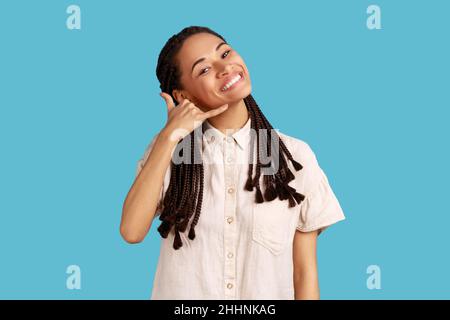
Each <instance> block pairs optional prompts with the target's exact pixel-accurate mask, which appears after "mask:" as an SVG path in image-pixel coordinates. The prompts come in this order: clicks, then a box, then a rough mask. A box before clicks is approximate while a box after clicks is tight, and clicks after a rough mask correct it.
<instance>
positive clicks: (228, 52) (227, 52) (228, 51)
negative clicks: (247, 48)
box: [222, 50, 231, 58]
mask: <svg viewBox="0 0 450 320" xmlns="http://www.w3.org/2000/svg"><path fill="white" fill-rule="evenodd" d="M230 52H231V50H227V51H225V52H224V53H223V55H222V57H223V56H224V55H225V53H226V54H227V55H226V56H225V58H226V57H227V56H228V55H229V54H230Z"/></svg>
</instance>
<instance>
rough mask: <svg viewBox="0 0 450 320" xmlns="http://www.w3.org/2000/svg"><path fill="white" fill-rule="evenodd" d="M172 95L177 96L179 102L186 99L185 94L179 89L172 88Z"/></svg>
mask: <svg viewBox="0 0 450 320" xmlns="http://www.w3.org/2000/svg"><path fill="white" fill-rule="evenodd" d="M172 96H173V97H174V98H175V100H176V101H177V103H178V104H180V103H181V102H183V99H185V98H186V97H185V95H184V94H183V93H182V92H181V91H180V90H178V89H174V90H172Z"/></svg>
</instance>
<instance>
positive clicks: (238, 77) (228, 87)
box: [220, 72, 244, 92]
mask: <svg viewBox="0 0 450 320" xmlns="http://www.w3.org/2000/svg"><path fill="white" fill-rule="evenodd" d="M242 79H244V75H243V72H239V73H238V74H237V75H236V76H235V77H234V78H233V79H231V81H229V82H228V83H227V84H226V85H225V86H223V87H222V88H221V89H220V91H222V92H227V91H230V90H231V89H233V88H234V87H235V86H236V84H237V83H240V82H241V81H242Z"/></svg>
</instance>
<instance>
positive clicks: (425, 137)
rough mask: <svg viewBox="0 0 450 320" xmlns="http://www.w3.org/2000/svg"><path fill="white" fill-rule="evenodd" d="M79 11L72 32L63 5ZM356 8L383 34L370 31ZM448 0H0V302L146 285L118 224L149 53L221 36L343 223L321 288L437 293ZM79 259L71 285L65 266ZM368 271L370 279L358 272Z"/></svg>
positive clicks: (328, 241)
mask: <svg viewBox="0 0 450 320" xmlns="http://www.w3.org/2000/svg"><path fill="white" fill-rule="evenodd" d="M70 4H76V5H79V6H80V8H81V30H68V29H67V27H66V19H67V17H68V14H67V13H66V8H67V7H68V6H69V5H70ZM370 4H376V5H379V6H380V7H381V23H382V29H381V30H369V29H368V28H367V27H366V19H367V17H368V14H367V13H366V9H367V7H368V6H369V5H370ZM449 12H450V2H448V1H424V0H422V1H414V2H413V1H374V2H373V1H361V0H360V1H318V0H314V1H313V0H311V1H234V0H229V1H226V3H225V4H224V3H223V1H216V2H214V3H213V2H212V1H171V2H170V4H168V5H164V4H163V3H162V2H156V1H132V2H131V1H81V0H80V1H76V2H71V1H56V0H55V1H4V0H2V2H1V4H0V35H1V37H0V48H1V49H0V112H1V113H0V137H1V138H0V139H1V160H0V161H1V166H0V177H1V179H0V197H1V201H0V219H1V220H0V248H1V257H0V261H1V262H0V298H3V299H10V298H22V299H47V298H56V299H94V298H95V299H148V298H149V297H150V293H151V288H152V281H153V275H154V272H155V268H156V263H157V259H158V254H159V239H160V238H159V234H158V233H157V232H156V227H157V225H159V223H155V224H153V226H152V229H151V231H150V233H149V234H148V236H147V238H146V239H145V241H144V242H143V243H140V244H138V245H129V244H127V243H126V242H124V240H123V239H122V238H121V237H120V234H119V223H120V216H121V209H122V204H123V201H124V199H125V196H126V194H127V192H128V190H129V188H130V187H131V184H132V182H133V180H134V174H135V169H136V163H137V161H138V160H139V158H140V157H141V156H142V154H143V152H144V149H145V147H146V146H147V144H148V142H149V140H150V139H151V138H152V137H153V135H154V134H156V133H157V132H158V131H159V130H160V129H161V128H162V127H163V126H164V124H165V121H166V106H165V103H164V101H163V100H162V99H161V97H160V96H159V95H158V93H159V83H158V82H157V79H156V75H155V66H156V60H157V56H158V54H159V51H160V49H161V48H162V46H163V45H164V43H165V41H166V40H167V39H168V38H169V37H170V36H171V35H173V34H174V33H177V32H178V31H180V30H181V29H182V28H183V27H186V26H190V25H204V26H208V27H210V28H212V29H213V30H215V31H217V32H219V33H220V34H222V35H223V36H224V37H225V38H226V39H227V41H228V42H230V43H231V45H232V46H234V48H235V49H236V50H238V52H239V53H240V55H241V56H242V57H243V58H244V60H245V61H246V64H247V66H248V68H249V70H250V73H251V77H252V85H253V92H252V94H253V96H254V97H255V99H256V101H257V102H258V104H259V105H260V107H261V109H262V110H263V112H264V113H265V114H266V116H267V117H268V119H270V121H271V123H272V125H273V126H274V127H275V128H278V129H279V130H280V131H281V132H284V133H286V134H289V135H292V136H294V137H297V138H300V139H302V140H305V141H306V142H308V143H309V144H310V145H311V147H312V148H313V150H314V151H315V152H316V155H317V157H318V160H319V163H320V164H321V166H322V168H323V169H324V170H325V172H326V173H327V175H328V177H329V180H330V183H331V185H332V186H333V189H334V191H335V193H336V195H337V197H338V199H339V200H340V202H341V205H342V207H343V209H344V212H345V214H346V217H347V220H346V221H345V222H340V223H338V224H336V225H335V226H332V227H330V229H328V230H327V231H325V232H324V234H323V235H321V236H320V238H319V239H320V240H319V248H318V255H319V276H320V287H321V298H322V299H350V298H352V299H419V298H421V299H431V298H436V299H444V298H447V299H448V298H450V293H449V289H448V287H449V285H450V281H449V274H448V270H449V269H450V259H449V255H448V253H447V252H448V249H447V245H448V243H449V240H450V236H449V232H448V225H449V223H450V214H449V213H450V212H449V209H448V202H447V199H448V191H449V188H448V184H447V182H448V181H449V178H450V177H449V169H448V163H449V160H450V159H449V154H450V153H449V150H448V141H447V139H448V137H449V133H450V131H449V127H448V119H449V107H450V103H449V102H450V101H449V100H450V99H449V93H448V92H449V90H448V89H449V74H450V68H449V66H450V63H449V59H448V57H450V52H449V51H450V50H449V41H448V39H449V30H450V24H449V22H448V14H449ZM71 264H75V265H79V266H80V268H81V283H82V289H81V290H68V289H67V288H66V278H67V277H68V275H67V274H66V268H67V267H68V266H69V265H71ZM372 264H375V265H378V266H380V268H381V286H382V288H381V289H380V290H369V289H368V288H367V286H366V279H367V277H368V274H367V273H366V268H367V267H368V266H369V265H372Z"/></svg>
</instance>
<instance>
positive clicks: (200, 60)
mask: <svg viewBox="0 0 450 320" xmlns="http://www.w3.org/2000/svg"><path fill="white" fill-rule="evenodd" d="M224 44H228V43H226V42H221V43H219V44H218V45H217V47H216V51H217V50H219V49H220V47H221V46H222V45H224ZM204 60H205V58H200V59H198V60H197V61H195V62H194V64H193V65H192V69H191V73H192V71H194V67H195V66H196V65H197V64H198V63H200V62H202V61H204Z"/></svg>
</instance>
